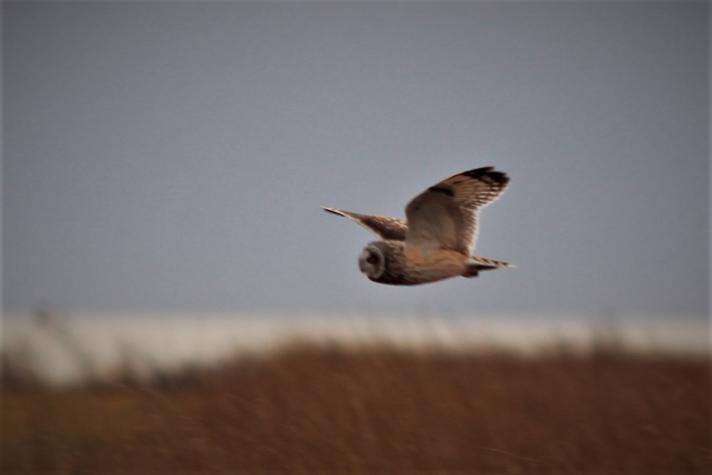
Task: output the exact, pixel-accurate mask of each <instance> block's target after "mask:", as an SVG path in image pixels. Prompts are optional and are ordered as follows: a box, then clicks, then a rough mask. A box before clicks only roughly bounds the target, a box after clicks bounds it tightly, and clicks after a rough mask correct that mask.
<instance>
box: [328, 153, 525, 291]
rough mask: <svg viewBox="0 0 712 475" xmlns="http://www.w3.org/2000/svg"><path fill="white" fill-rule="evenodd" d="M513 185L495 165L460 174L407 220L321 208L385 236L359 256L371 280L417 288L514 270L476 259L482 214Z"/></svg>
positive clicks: (411, 208) (424, 196) (423, 198)
mask: <svg viewBox="0 0 712 475" xmlns="http://www.w3.org/2000/svg"><path fill="white" fill-rule="evenodd" d="M508 185H509V177H508V176H507V175H506V174H504V173H502V172H499V171H496V170H495V169H494V167H483V168H476V169H474V170H470V171H466V172H462V173H458V174H457V175H453V176H451V177H450V178H447V179H446V180H443V181H441V182H440V183H438V184H436V185H433V186H431V187H430V188H428V189H427V190H425V191H424V192H422V193H421V194H419V195H418V196H416V197H415V198H413V199H412V200H411V201H410V202H409V203H408V205H407V206H406V208H405V215H406V219H405V220H402V219H399V218H389V217H385V216H374V215H368V214H361V213H353V212H351V211H344V210H340V209H335V208H327V207H322V208H323V209H324V211H326V212H328V213H333V214H335V215H338V216H342V217H344V218H349V219H351V220H353V221H356V222H357V223H359V224H361V225H362V226H364V227H366V228H368V229H369V230H371V231H373V232H374V233H376V234H378V235H379V236H380V237H381V238H382V239H381V240H380V241H374V242H371V243H369V244H368V245H367V246H366V247H365V248H364V249H363V252H361V255H360V256H359V259H358V265H359V269H360V270H361V272H362V273H364V274H365V275H366V277H368V278H369V279H370V280H372V281H374V282H378V283H381V284H390V285H418V284H426V283H429V282H436V281H439V280H443V279H448V278H450V277H456V276H462V277H469V278H471V277H477V276H478V275H479V272H480V271H485V270H492V269H502V268H509V267H514V266H513V265H511V264H510V263H508V262H503V261H498V260H494V259H487V258H484V257H476V256H472V255H471V253H472V250H473V249H474V247H475V242H476V240H477V229H478V219H479V210H480V209H482V208H484V207H485V206H487V205H488V204H490V203H492V202H493V201H494V200H496V199H497V198H499V196H500V195H501V194H502V193H503V192H504V190H505V189H507V186H508Z"/></svg>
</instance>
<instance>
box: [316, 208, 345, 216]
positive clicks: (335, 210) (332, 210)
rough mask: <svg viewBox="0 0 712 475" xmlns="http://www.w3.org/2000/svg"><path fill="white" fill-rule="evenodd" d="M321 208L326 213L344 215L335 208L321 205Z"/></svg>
mask: <svg viewBox="0 0 712 475" xmlns="http://www.w3.org/2000/svg"><path fill="white" fill-rule="evenodd" d="M321 209H323V210H324V211H326V212H327V213H331V214H335V215H336V216H344V213H343V211H341V210H339V209H336V208H329V207H328V206H322V207H321Z"/></svg>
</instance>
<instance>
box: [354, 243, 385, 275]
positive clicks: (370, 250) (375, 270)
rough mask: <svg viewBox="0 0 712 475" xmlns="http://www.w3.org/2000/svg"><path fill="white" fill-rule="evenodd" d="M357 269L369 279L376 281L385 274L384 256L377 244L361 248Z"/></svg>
mask: <svg viewBox="0 0 712 475" xmlns="http://www.w3.org/2000/svg"><path fill="white" fill-rule="evenodd" d="M358 267H359V269H361V272H363V273H364V274H366V276H367V277H368V278H369V279H372V280H376V279H378V278H379V277H381V276H382V275H383V274H384V273H385V272H386V254H385V253H384V252H383V250H381V248H380V247H379V246H378V244H377V243H373V242H372V243H370V244H369V245H368V246H366V247H364V248H363V251H362V252H361V255H360V256H359V258H358Z"/></svg>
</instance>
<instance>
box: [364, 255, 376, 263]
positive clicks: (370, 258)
mask: <svg viewBox="0 0 712 475" xmlns="http://www.w3.org/2000/svg"><path fill="white" fill-rule="evenodd" d="M366 262H368V263H369V264H375V263H377V262H378V256H377V255H376V254H374V253H370V254H369V255H368V258H367V259H366Z"/></svg>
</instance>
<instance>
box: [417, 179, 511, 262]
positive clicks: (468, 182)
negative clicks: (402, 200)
mask: <svg viewBox="0 0 712 475" xmlns="http://www.w3.org/2000/svg"><path fill="white" fill-rule="evenodd" d="M508 185H509V177H508V176H507V175H506V174H505V173H502V172H499V171H496V170H495V169H494V167H483V168H476V169H474V170H470V171H466V172H463V173H459V174H457V175H453V176H451V177H450V178H447V179H446V180H443V181H441V182H440V183H438V184H436V185H434V186H431V187H430V188H428V189H427V190H425V191H424V192H423V193H421V194H419V195H418V196H416V197H415V198H413V199H412V200H411V201H410V203H408V206H406V209H405V212H406V216H407V218H408V224H407V226H408V228H407V229H408V231H407V233H406V244H408V245H413V246H417V247H420V248H421V249H450V250H453V251H457V252H459V253H462V254H464V255H466V256H469V255H470V254H471V253H472V250H473V249H474V247H475V243H476V240H477V214H478V211H479V210H480V209H481V208H483V207H485V206H487V205H488V204H490V203H492V202H493V201H494V200H496V199H497V198H499V196H500V195H501V194H502V193H503V192H504V190H505V189H506V188H507V186H508Z"/></svg>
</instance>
